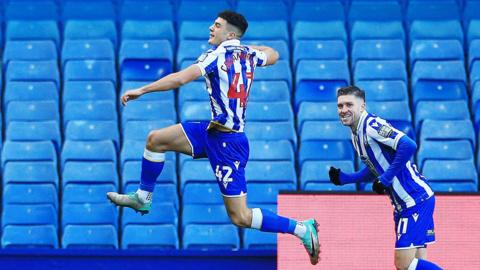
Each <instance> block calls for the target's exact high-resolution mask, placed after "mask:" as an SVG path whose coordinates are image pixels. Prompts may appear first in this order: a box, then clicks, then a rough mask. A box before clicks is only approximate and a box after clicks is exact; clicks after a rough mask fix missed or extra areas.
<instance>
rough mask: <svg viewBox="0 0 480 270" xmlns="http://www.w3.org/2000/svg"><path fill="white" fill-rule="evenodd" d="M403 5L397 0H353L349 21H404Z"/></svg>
mask: <svg viewBox="0 0 480 270" xmlns="http://www.w3.org/2000/svg"><path fill="white" fill-rule="evenodd" d="M402 20H403V14H402V7H401V6H400V3H398V2H397V1H378V2H375V3H371V2H355V1H354V2H352V4H351V5H350V10H349V13H348V21H349V22H350V23H352V22H355V21H367V22H372V21H374V22H375V21H380V22H383V21H399V22H400V21H402Z"/></svg>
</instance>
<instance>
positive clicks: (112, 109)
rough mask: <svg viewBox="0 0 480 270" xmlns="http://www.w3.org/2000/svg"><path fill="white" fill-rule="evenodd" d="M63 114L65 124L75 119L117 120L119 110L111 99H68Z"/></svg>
mask: <svg viewBox="0 0 480 270" xmlns="http://www.w3.org/2000/svg"><path fill="white" fill-rule="evenodd" d="M62 116H63V126H66V125H67V123H68V122H69V121H74V120H97V121H117V110H116V106H115V103H113V102H111V101H95V100H93V101H68V102H66V103H65V106H64V107H63V115H62Z"/></svg>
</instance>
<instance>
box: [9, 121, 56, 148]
mask: <svg viewBox="0 0 480 270" xmlns="http://www.w3.org/2000/svg"><path fill="white" fill-rule="evenodd" d="M5 133H6V135H5V137H6V140H8V141H51V142H53V144H54V145H55V148H56V149H57V150H59V149H60V148H61V147H62V137H61V135H60V128H59V124H58V122H55V121H41V122H18V121H12V122H10V123H9V124H8V126H7V129H6V131H5Z"/></svg>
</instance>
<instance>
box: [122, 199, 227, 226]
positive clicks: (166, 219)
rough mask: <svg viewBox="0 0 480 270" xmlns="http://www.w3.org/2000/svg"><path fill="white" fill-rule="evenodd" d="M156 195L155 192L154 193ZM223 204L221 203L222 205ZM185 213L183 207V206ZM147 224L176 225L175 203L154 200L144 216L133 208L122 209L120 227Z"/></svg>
mask: <svg viewBox="0 0 480 270" xmlns="http://www.w3.org/2000/svg"><path fill="white" fill-rule="evenodd" d="M155 195H157V194H155ZM155 199H156V198H155ZM222 206H223V205H222ZM183 211H184V213H185V208H184V210H183ZM133 224H136V225H139V224H142V225H147V224H151V225H153V224H157V225H158V224H172V225H174V226H177V225H178V213H177V209H176V208H175V205H174V204H173V203H171V202H163V201H162V202H160V201H159V202H155V203H153V204H152V210H151V211H150V212H149V213H148V215H146V216H141V215H139V214H138V213H136V212H135V211H134V210H133V209H124V211H123V215H122V228H125V226H128V225H133Z"/></svg>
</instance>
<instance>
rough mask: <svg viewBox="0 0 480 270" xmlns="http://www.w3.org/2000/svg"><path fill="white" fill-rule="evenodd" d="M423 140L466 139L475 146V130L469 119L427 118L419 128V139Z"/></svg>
mask: <svg viewBox="0 0 480 270" xmlns="http://www.w3.org/2000/svg"><path fill="white" fill-rule="evenodd" d="M424 140H432V141H438V140H467V141H469V142H470V144H471V145H472V148H475V131H474V130H473V125H472V122H471V121H470V120H430V119H427V120H425V121H423V124H422V129H421V130H420V141H421V142H422V141H424ZM420 144H421V143H420Z"/></svg>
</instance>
